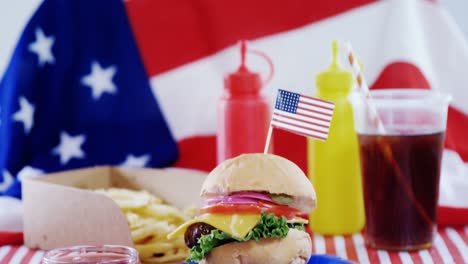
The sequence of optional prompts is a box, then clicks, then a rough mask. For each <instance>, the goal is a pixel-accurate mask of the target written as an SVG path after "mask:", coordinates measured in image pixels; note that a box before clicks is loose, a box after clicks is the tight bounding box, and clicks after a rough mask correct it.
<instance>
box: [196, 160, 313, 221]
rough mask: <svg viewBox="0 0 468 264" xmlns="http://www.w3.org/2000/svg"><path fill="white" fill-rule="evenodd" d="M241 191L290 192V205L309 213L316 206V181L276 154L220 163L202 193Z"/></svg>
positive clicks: (215, 193) (213, 194) (209, 177)
mask: <svg viewBox="0 0 468 264" xmlns="http://www.w3.org/2000/svg"><path fill="white" fill-rule="evenodd" d="M240 191H257V192H267V193H271V194H287V195H290V196H292V197H293V198H294V202H293V204H290V205H289V206H291V207H295V208H298V209H300V210H301V211H303V212H305V213H308V212H310V211H312V210H313V209H314V208H315V207H316V196H315V191H314V188H313V187H312V184H311V183H310V181H309V180H308V178H307V177H306V176H305V174H304V173H303V172H302V170H301V169H300V168H299V167H298V166H297V165H296V164H294V163H293V162H291V161H289V160H288V159H285V158H283V157H280V156H276V155H272V154H261V153H253V154H243V155H240V156H237V157H235V158H232V159H229V160H226V161H224V162H222V163H221V164H219V165H218V166H217V167H216V168H215V169H214V170H213V171H211V173H210V174H209V175H208V176H207V177H206V179H205V182H204V183H203V186H202V189H201V194H200V195H201V196H203V197H210V196H217V195H227V194H230V193H233V192H240Z"/></svg>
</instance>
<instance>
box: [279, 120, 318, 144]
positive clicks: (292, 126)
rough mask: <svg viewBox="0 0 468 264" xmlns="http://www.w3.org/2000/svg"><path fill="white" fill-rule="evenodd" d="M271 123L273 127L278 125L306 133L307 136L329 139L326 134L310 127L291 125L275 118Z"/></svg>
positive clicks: (295, 131)
mask: <svg viewBox="0 0 468 264" xmlns="http://www.w3.org/2000/svg"><path fill="white" fill-rule="evenodd" d="M271 125H272V126H273V127H276V128H280V129H285V130H289V131H291V132H293V133H298V134H302V135H305V136H308V137H313V138H316V139H320V140H326V139H327V138H326V136H327V135H326V134H324V133H318V132H315V131H311V130H310V129H308V128H306V129H305V128H302V127H299V126H296V125H290V124H286V123H284V122H279V121H275V120H273V121H272V122H271Z"/></svg>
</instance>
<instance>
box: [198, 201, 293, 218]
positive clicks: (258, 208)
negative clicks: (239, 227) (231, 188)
mask: <svg viewBox="0 0 468 264" xmlns="http://www.w3.org/2000/svg"><path fill="white" fill-rule="evenodd" d="M262 211H264V212H265V213H272V214H274V215H276V216H277V217H281V216H284V217H286V219H291V218H294V217H296V216H298V215H300V214H301V211H300V210H298V209H296V208H292V207H289V206H285V205H277V204H273V203H267V202H258V203H252V204H229V203H219V204H214V205H208V206H205V207H203V208H201V209H200V213H212V214H235V213H253V214H260V213H261V212H262Z"/></svg>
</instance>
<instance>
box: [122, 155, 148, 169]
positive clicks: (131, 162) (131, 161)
mask: <svg viewBox="0 0 468 264" xmlns="http://www.w3.org/2000/svg"><path fill="white" fill-rule="evenodd" d="M150 159H151V155H149V154H146V155H142V156H140V157H137V156H133V155H132V154H129V155H127V158H126V159H125V161H124V162H123V163H121V164H120V166H122V167H134V168H135V167H140V168H141V167H145V166H146V164H148V162H149V161H150Z"/></svg>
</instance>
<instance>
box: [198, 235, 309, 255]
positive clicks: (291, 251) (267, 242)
mask: <svg viewBox="0 0 468 264" xmlns="http://www.w3.org/2000/svg"><path fill="white" fill-rule="evenodd" d="M311 254H312V241H311V239H310V236H309V234H307V233H306V232H304V231H300V230H297V229H293V228H291V229H289V232H288V235H287V236H286V237H285V238H267V239H260V240H259V241H258V242H256V241H255V240H251V241H247V242H233V243H228V244H225V245H222V246H219V247H216V248H215V249H213V250H212V251H211V252H210V253H209V254H208V256H207V257H206V258H205V259H203V260H202V261H201V262H200V264H215V263H225V264H229V263H233V264H254V263H255V264H262V263H265V264H266V263H275V264H276V263H278V264H282V263H284V264H306V263H307V262H308V260H309V258H310V255H311Z"/></svg>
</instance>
